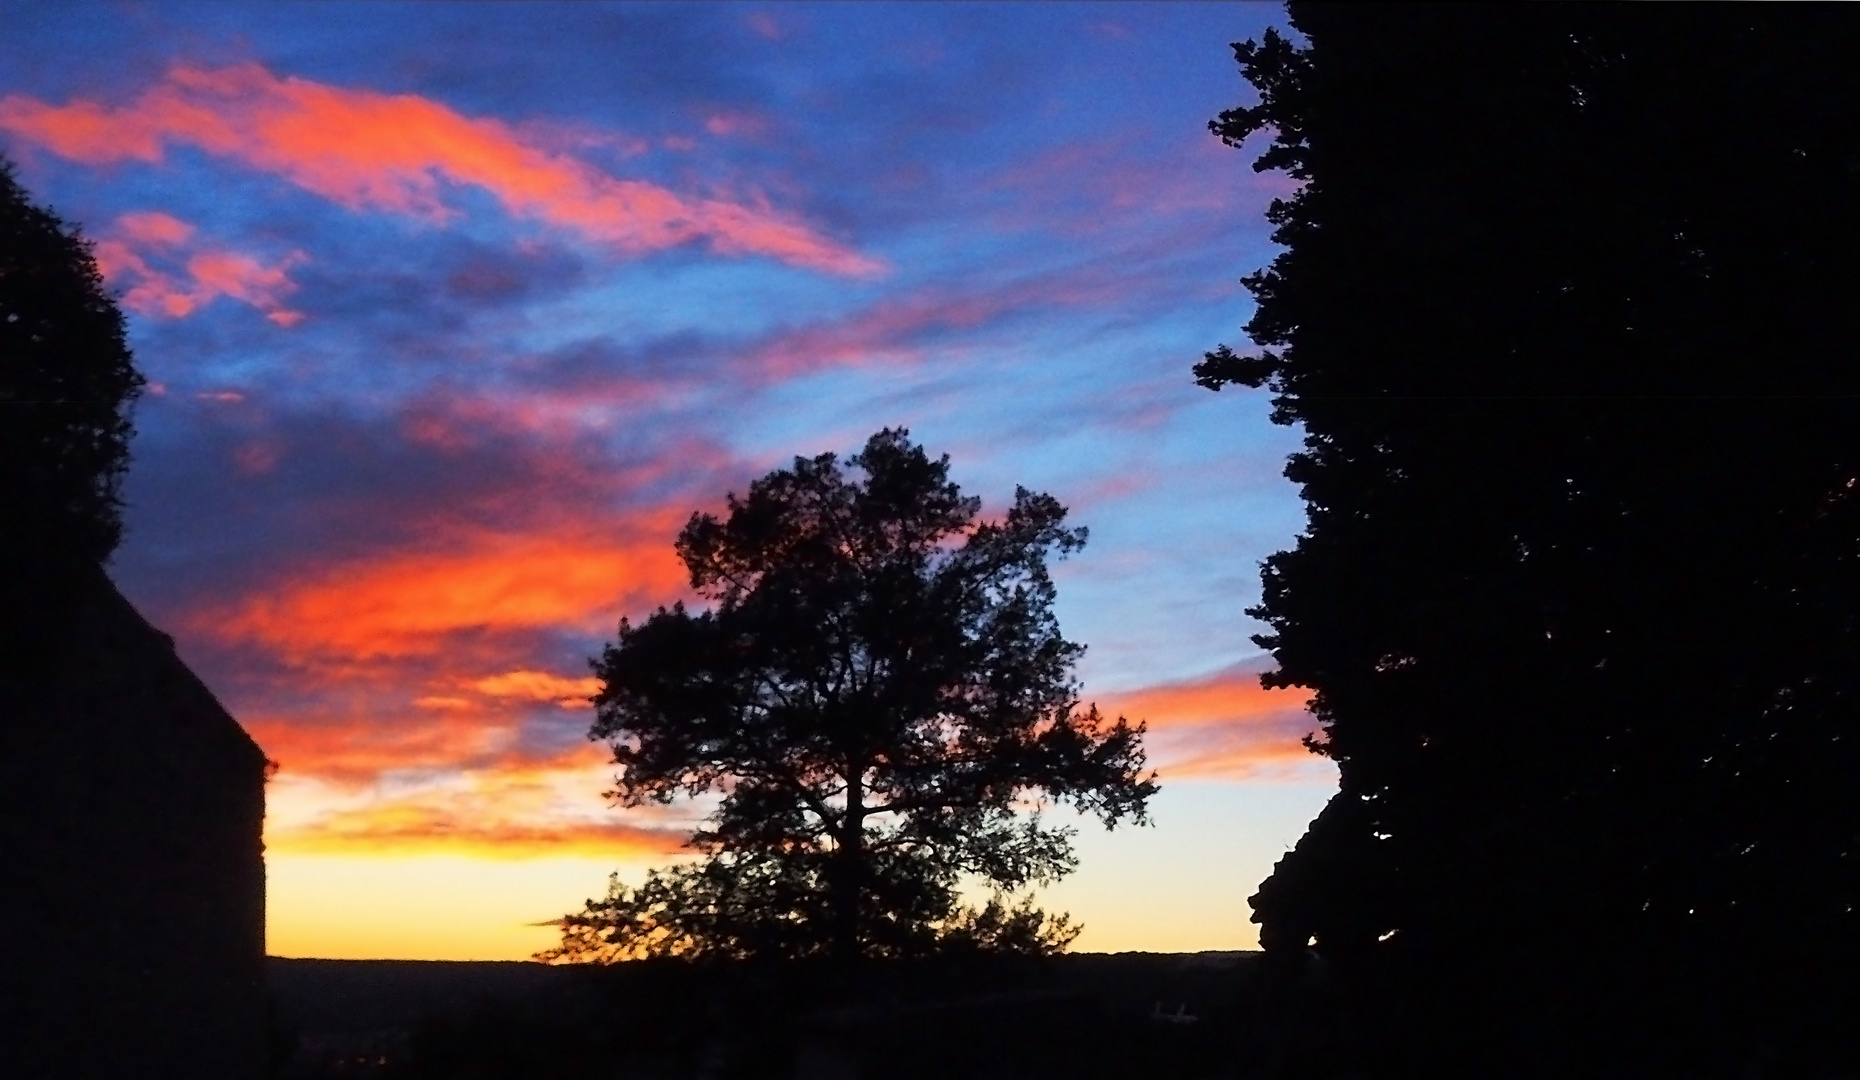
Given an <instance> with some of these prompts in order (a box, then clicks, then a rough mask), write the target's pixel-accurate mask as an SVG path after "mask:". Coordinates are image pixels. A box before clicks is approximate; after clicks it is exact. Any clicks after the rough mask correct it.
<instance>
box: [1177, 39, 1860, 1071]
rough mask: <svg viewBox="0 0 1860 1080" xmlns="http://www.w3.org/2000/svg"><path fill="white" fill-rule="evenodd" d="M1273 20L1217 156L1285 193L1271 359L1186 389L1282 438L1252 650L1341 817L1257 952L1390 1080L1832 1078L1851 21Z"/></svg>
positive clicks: (1848, 579)
mask: <svg viewBox="0 0 1860 1080" xmlns="http://www.w3.org/2000/svg"><path fill="white" fill-rule="evenodd" d="M1289 11H1290V17H1291V22H1292V25H1293V27H1295V28H1296V30H1297V31H1298V32H1299V34H1300V35H1302V41H1294V40H1293V39H1291V38H1288V37H1286V36H1283V35H1281V34H1279V33H1277V32H1270V31H1269V32H1268V33H1267V34H1266V35H1265V37H1264V39H1263V40H1262V41H1260V42H1245V43H1241V44H1238V45H1236V46H1235V55H1236V57H1237V59H1238V60H1239V63H1240V66H1241V68H1242V71H1243V73H1244V74H1245V76H1246V77H1247V79H1248V80H1249V81H1250V82H1251V83H1252V85H1253V87H1254V88H1255V90H1256V91H1257V92H1258V102H1257V104H1254V105H1250V106H1245V107H1240V108H1235V109H1232V110H1229V111H1228V112H1226V113H1223V114H1222V115H1221V116H1220V117H1219V118H1218V119H1217V120H1215V121H1214V123H1213V125H1212V126H1213V128H1214V130H1215V132H1216V133H1217V134H1219V135H1220V136H1222V137H1223V138H1224V139H1226V140H1227V141H1228V142H1229V143H1230V144H1233V145H1236V146H1237V145H1240V144H1241V142H1242V141H1244V140H1248V139H1249V138H1251V137H1253V136H1259V137H1261V138H1262V139H1264V140H1265V141H1266V143H1267V145H1266V148H1265V149H1264V151H1263V153H1262V154H1261V155H1260V157H1259V158H1258V161H1257V163H1256V165H1255V168H1256V169H1283V170H1286V171H1287V172H1289V173H1290V175H1291V176H1292V177H1294V178H1296V179H1297V180H1298V181H1300V182H1301V186H1300V188H1299V190H1298V192H1297V193H1296V194H1295V195H1293V196H1292V197H1290V198H1288V199H1284V200H1280V201H1277V202H1275V203H1274V204H1273V206H1272V208H1271V211H1270V213H1269V217H1270V220H1271V221H1272V222H1273V223H1274V224H1275V225H1276V226H1277V232H1276V233H1275V237H1276V239H1277V240H1278V241H1279V242H1280V243H1281V244H1282V245H1284V251H1283V252H1282V253H1281V254H1280V255H1279V256H1278V257H1277V258H1276V259H1275V260H1274V261H1273V263H1272V264H1271V266H1269V267H1267V268H1265V269H1263V270H1261V271H1259V272H1258V273H1255V274H1253V275H1252V276H1250V277H1249V278H1247V279H1246V283H1247V285H1248V287H1249V288H1250V289H1251V291H1252V293H1253V295H1254V297H1255V299H1256V300H1257V302H1258V307H1257V310H1256V313H1255V315H1254V316H1253V318H1252V321H1251V322H1250V323H1249V324H1248V325H1247V332H1248V334H1249V335H1250V336H1251V337H1252V339H1253V340H1254V342H1255V343H1256V344H1257V345H1258V346H1259V347H1258V349H1257V350H1255V351H1254V352H1252V353H1251V354H1250V355H1242V354H1240V353H1237V352H1235V351H1234V350H1232V349H1229V348H1226V347H1224V346H1223V347H1222V348H1220V349H1217V350H1215V351H1214V352H1211V353H1210V354H1208V356H1207V357H1206V358H1205V359H1204V361H1203V362H1202V363H1201V364H1200V365H1198V366H1197V368H1196V376H1197V379H1198V380H1199V381H1201V382H1202V383H1203V385H1206V386H1209V387H1211V388H1214V389H1218V388H1220V387H1221V386H1222V385H1225V384H1228V383H1239V384H1241V385H1245V386H1252V387H1266V388H1269V389H1270V390H1271V391H1272V392H1273V393H1274V395H1275V397H1274V418H1275V419H1276V420H1278V421H1279V422H1281V423H1295V424H1299V425H1301V426H1302V427H1303V429H1304V432H1305V445H1304V449H1303V450H1302V452H1300V453H1298V454H1296V455H1294V456H1293V458H1292V459H1291V462H1290V464H1289V466H1288V468H1287V471H1286V475H1287V476H1288V477H1289V478H1291V479H1292V480H1293V481H1295V482H1296V483H1298V484H1299V485H1300V488H1301V490H1302V492H1303V495H1304V498H1305V501H1306V503H1307V507H1308V512H1309V526H1308V528H1307V529H1306V531H1305V533H1304V534H1303V535H1302V536H1301V537H1300V538H1299V540H1298V542H1297V545H1296V546H1295V547H1294V548H1293V549H1292V550H1290V551H1285V552H1281V553H1279V554H1277V555H1275V556H1273V557H1272V558H1271V559H1269V560H1268V561H1267V563H1266V564H1265V567H1264V594H1263V602H1262V603H1261V605H1260V606H1259V607H1258V608H1257V609H1256V614H1258V615H1259V616H1260V617H1262V618H1263V619H1265V620H1266V621H1267V622H1268V623H1269V624H1270V626H1271V633H1270V634H1268V635H1265V636H1263V637H1261V638H1260V639H1259V640H1260V642H1261V644H1262V645H1265V646H1267V647H1269V648H1270V649H1271V650H1272V651H1273V653H1274V655H1275V656H1276V657H1277V660H1278V665H1279V666H1278V670H1277V671H1276V672H1275V673H1273V674H1272V675H1270V676H1268V677H1267V678H1268V682H1269V684H1270V685H1279V686H1303V687H1308V688H1310V689H1311V690H1313V691H1314V696H1313V699H1312V711H1313V714H1314V716H1315V718H1316V719H1317V721H1318V722H1319V724H1320V725H1321V728H1322V733H1321V735H1319V736H1318V738H1317V739H1316V740H1314V742H1313V745H1314V747H1315V748H1317V749H1318V750H1319V751H1320V752H1321V753H1324V754H1327V755H1328V756H1330V757H1331V758H1332V759H1334V760H1335V761H1336V762H1337V764H1338V767H1339V771H1340V775H1341V785H1342V786H1341V791H1340V793H1339V794H1338V796H1337V797H1336V802H1334V803H1333V806H1332V807H1331V808H1330V809H1327V810H1326V811H1325V814H1324V815H1323V816H1321V817H1320V818H1319V820H1318V822H1316V823H1314V826H1313V830H1312V832H1311V834H1310V835H1309V836H1307V838H1306V840H1305V841H1304V842H1302V843H1301V844H1300V845H1299V847H1298V848H1297V849H1296V850H1295V851H1293V852H1292V853H1290V854H1288V855H1287V857H1286V858H1285V859H1284V860H1283V861H1282V862H1281V863H1280V864H1279V866H1278V867H1277V869H1276V870H1275V872H1274V874H1273V876H1272V877H1271V878H1270V879H1269V880H1268V881H1267V882H1266V883H1265V884H1264V885H1263V886H1262V887H1261V889H1260V892H1259V894H1258V895H1257V896H1256V897H1254V899H1253V903H1254V907H1255V918H1256V920H1258V921H1259V922H1260V923H1261V924H1262V931H1261V933H1262V941H1263V942H1265V943H1266V945H1267V948H1268V949H1269V950H1275V951H1278V952H1281V953H1287V952H1289V953H1293V954H1295V953H1297V952H1299V951H1301V950H1303V949H1304V948H1305V947H1306V946H1307V945H1308V944H1310V945H1314V946H1315V948H1316V949H1317V951H1318V952H1319V953H1320V954H1322V955H1324V956H1326V957H1328V958H1330V959H1332V960H1333V961H1335V962H1336V963H1337V964H1339V965H1341V966H1340V968H1338V970H1339V971H1341V972H1344V973H1354V974H1349V975H1348V977H1347V978H1344V982H1345V983H1348V984H1350V985H1352V986H1355V987H1356V988H1358V990H1359V991H1360V992H1362V993H1364V994H1367V995H1369V999H1370V1000H1369V1003H1368V1004H1364V1005H1363V1006H1362V1008H1363V1010H1364V1011H1363V1012H1362V1013H1359V1014H1357V1015H1358V1018H1359V1020H1361V1021H1362V1022H1364V1023H1368V1022H1369V1021H1368V1020H1367V1019H1364V1017H1366V1016H1370V1015H1372V1014H1373V1015H1376V1016H1380V1017H1381V1018H1382V1019H1383V1020H1384V1021H1385V1022H1384V1024H1383V1026H1382V1027H1381V1028H1379V1029H1378V1030H1380V1031H1382V1032H1383V1034H1384V1035H1385V1036H1386V1040H1385V1042H1384V1043H1383V1045H1382V1046H1381V1047H1380V1049H1379V1050H1378V1051H1377V1053H1380V1054H1382V1055H1383V1057H1382V1059H1381V1064H1382V1065H1384V1066H1388V1067H1392V1066H1390V1064H1389V1063H1390V1062H1391V1061H1393V1060H1395V1059H1397V1058H1399V1057H1400V1054H1401V1053H1409V1054H1411V1055H1415V1056H1411V1057H1410V1058H1409V1059H1407V1066H1409V1067H1420V1064H1419V1062H1420V1061H1421V1060H1422V1059H1423V1058H1426V1059H1429V1060H1431V1061H1432V1062H1433V1065H1434V1067H1437V1068H1438V1069H1440V1070H1441V1071H1443V1072H1451V1071H1452V1070H1454V1069H1460V1070H1462V1071H1465V1072H1468V1073H1472V1074H1477V1075H1498V1074H1501V1073H1502V1074H1506V1075H1532V1074H1543V1075H1575V1074H1576V1073H1575V1072H1574V1071H1571V1070H1578V1069H1579V1070H1580V1071H1582V1072H1583V1074H1584V1075H1593V1074H1596V1073H1597V1072H1598V1071H1600V1072H1604V1073H1605V1072H1606V1071H1607V1070H1608V1069H1621V1070H1632V1069H1636V1068H1639V1069H1642V1070H1651V1071H1653V1072H1659V1071H1662V1070H1666V1071H1675V1070H1677V1071H1687V1070H1690V1069H1693V1068H1695V1067H1696V1068H1697V1069H1699V1070H1701V1071H1702V1072H1701V1074H1703V1073H1704V1072H1709V1071H1711V1070H1719V1071H1726V1072H1734V1071H1737V1070H1740V1069H1743V1068H1744V1067H1746V1065H1748V1064H1749V1062H1750V1061H1751V1060H1754V1058H1753V1057H1752V1055H1757V1056H1761V1055H1762V1054H1766V1053H1769V1052H1770V1050H1768V1049H1764V1047H1766V1046H1772V1044H1774V1045H1784V1044H1787V1045H1791V1046H1804V1045H1818V1046H1821V1047H1823V1048H1824V1050H1825V1048H1826V1047H1828V1046H1831V1045H1833V1043H1835V1042H1838V1041H1839V1038H1841V1037H1844V1036H1837V1035H1836V1034H1835V1032H1836V1031H1838V1030H1840V1027H1841V1025H1842V1023H1843V1022H1842V1021H1839V1020H1838V1019H1836V1018H1837V1017H1839V1016H1842V1015H1844V1013H1843V1012H1842V1010H1843V1009H1846V1008H1849V1007H1850V1006H1851V1004H1852V1003H1853V1001H1854V997H1855V994H1854V991H1855V989H1856V987H1855V980H1854V976H1853V975H1852V972H1853V971H1855V970H1856V968H1855V966H1854V960H1855V959H1856V956H1855V951H1856V946H1860V924H1856V921H1855V920H1856V918H1860V915H1857V914H1856V912H1855V904H1856V902H1857V901H1860V876H1857V875H1860V849H1857V848H1856V844H1860V803H1856V802H1855V800H1854V799H1853V798H1852V797H1851V792H1852V791H1853V790H1855V786H1854V785H1855V783H1856V782H1857V781H1860V769H1856V766H1860V759H1857V758H1856V753H1860V713H1856V705H1855V703H1856V701H1857V700H1860V636H1856V631H1857V630H1860V624H1857V623H1856V621H1855V612H1856V611H1860V575H1857V574H1856V570H1857V569H1860V563H1857V562H1856V553H1857V552H1860V502H1857V501H1856V499H1855V493H1856V491H1857V490H1860V423H1856V420H1860V414H1857V412H1856V409H1857V406H1860V362H1856V359H1855V355H1854V344H1853V343H1854V342H1855V341H1856V340H1860V325H1857V324H1860V305H1856V304H1855V303H1854V302H1853V299H1852V297H1853V295H1854V294H1855V292H1856V288H1857V286H1860V183H1857V182H1856V181H1857V179H1860V67H1857V66H1856V65H1855V64H1854V62H1853V58H1854V57H1855V56H1856V55H1860V16H1856V15H1855V13H1854V12H1853V11H1852V9H1849V8H1843V7H1781V8H1779V7H1762V8H1757V7H1749V6H1737V5H1724V6H1718V5H1710V6H1699V7H1681V8H1674V7H1670V6H1645V5H1557V4H1551V5H1535V6H1531V7H1526V8H1512V9H1501V8H1493V7H1481V6H1477V5H1403V6H1391V7H1383V8H1376V7H1358V6H1346V5H1336V6H1326V5H1319V4H1305V3H1294V4H1292V5H1290V8H1289ZM1341 977H1342V976H1340V978H1341ZM1376 986H1379V987H1381V988H1382V989H1381V990H1378V991H1374V992H1373V993H1372V992H1371V991H1370V990H1368V989H1367V988H1369V987H1376ZM1783 986H1786V987H1787V988H1788V989H1787V990H1786V991H1785V990H1781V989H1779V987H1783ZM1758 987H1761V988H1763V991H1764V992H1763V993H1758V992H1757V988H1758ZM1390 1018H1399V1019H1390ZM1397 1046H1405V1047H1406V1048H1407V1049H1406V1050H1404V1051H1397V1050H1395V1049H1392V1048H1393V1047H1397ZM1520 1052H1522V1056H1516V1055H1519V1054H1520ZM1827 1052H1830V1053H1831V1052H1833V1051H1827ZM1456 1055H1457V1057H1456ZM1481 1055H1484V1056H1483V1057H1482V1056H1481ZM1507 1055H1511V1056H1507ZM1634 1055H1640V1056H1639V1057H1635V1056H1634ZM1687 1055H1692V1057H1690V1058H1688V1057H1687ZM1501 1061H1502V1062H1503V1064H1502V1065H1501V1064H1499V1063H1500V1062H1501ZM1482 1070H1484V1071H1482ZM1642 1074H1646V1073H1645V1072H1643V1073H1642Z"/></svg>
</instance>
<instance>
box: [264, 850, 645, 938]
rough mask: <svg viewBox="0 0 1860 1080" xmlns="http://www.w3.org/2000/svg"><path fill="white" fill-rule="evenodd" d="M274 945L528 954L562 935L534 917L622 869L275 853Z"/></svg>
mask: <svg viewBox="0 0 1860 1080" xmlns="http://www.w3.org/2000/svg"><path fill="white" fill-rule="evenodd" d="M266 864H267V865H266V877H267V882H266V916H265V949H266V951H267V952H268V953H270V954H271V955H273V956H314V957H323V958H327V959H337V960H368V959H397V960H527V959H528V958H529V956H530V954H531V953H533V952H536V951H537V950H539V949H545V948H548V947H549V946H551V945H554V944H555V943H556V941H557V935H556V931H555V928H554V927H551V926H535V925H532V924H534V923H538V922H542V921H543V920H546V919H552V918H555V917H557V916H559V915H563V914H566V913H567V912H569V911H571V910H575V909H579V908H580V907H581V904H582V902H583V901H584V900H586V899H587V898H588V897H591V896H598V895H600V894H601V893H603V892H604V891H605V890H606V886H607V875H608V874H610V873H612V872H614V871H615V870H618V871H620V872H621V874H622V876H624V877H629V878H633V879H637V878H642V877H644V876H645V869H644V867H635V866H630V865H627V864H617V863H616V862H615V861H614V860H613V859H611V858H600V857H597V856H567V857H554V858H543V859H524V860H514V859H488V858H474V857H471V856H465V855H400V856H388V855H372V856H349V855H325V854H314V855H312V854H297V853H289V852H287V853H283V854H273V855H270V856H269V857H268V858H267V859H266Z"/></svg>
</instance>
